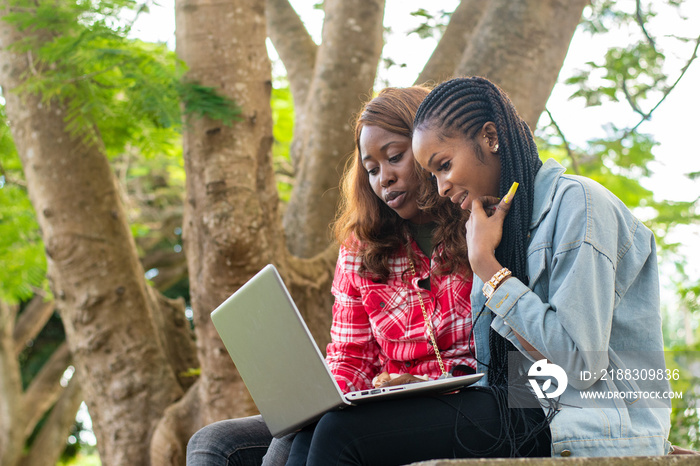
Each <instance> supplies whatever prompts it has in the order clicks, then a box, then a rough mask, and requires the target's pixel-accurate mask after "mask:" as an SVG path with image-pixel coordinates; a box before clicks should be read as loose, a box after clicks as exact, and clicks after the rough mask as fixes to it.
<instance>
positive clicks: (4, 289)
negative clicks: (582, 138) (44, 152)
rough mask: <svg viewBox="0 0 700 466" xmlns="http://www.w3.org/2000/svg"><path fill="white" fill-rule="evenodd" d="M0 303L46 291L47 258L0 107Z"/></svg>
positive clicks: (13, 302)
mask: <svg viewBox="0 0 700 466" xmlns="http://www.w3.org/2000/svg"><path fill="white" fill-rule="evenodd" d="M0 264H2V267H0V300H3V301H6V302H8V303H10V304H16V303H18V302H20V301H23V300H26V299H29V298H30V297H31V296H32V295H33V294H34V288H43V289H47V288H48V286H47V282H46V256H45V255H44V244H43V242H42V240H41V235H40V234H39V225H38V224H37V221H36V215H35V213H34V209H33V208H32V205H31V203H30V202H29V198H28V196H27V190H26V188H25V181H24V177H23V174H22V167H21V164H20V161H19V156H18V155H17V151H16V149H15V146H14V144H13V142H12V137H11V135H10V129H9V126H8V124H7V119H6V118H5V107H4V106H0Z"/></svg>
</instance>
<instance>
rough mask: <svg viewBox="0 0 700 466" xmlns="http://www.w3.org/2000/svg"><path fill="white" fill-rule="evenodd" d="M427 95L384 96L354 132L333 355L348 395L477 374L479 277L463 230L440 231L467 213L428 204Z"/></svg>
mask: <svg viewBox="0 0 700 466" xmlns="http://www.w3.org/2000/svg"><path fill="white" fill-rule="evenodd" d="M427 93H428V89H426V88H424V87H419V86H415V87H410V88H406V89H395V88H388V89H384V90H383V91H381V92H380V93H379V95H378V96H377V97H375V98H374V99H372V100H371V101H369V102H368V103H367V104H366V105H365V108H364V109H363V111H362V112H361V114H360V116H359V118H358V120H357V125H356V127H355V147H356V151H355V156H354V157H353V158H352V159H351V160H350V161H349V167H348V169H347V170H346V171H345V175H344V178H343V181H342V185H341V187H342V199H343V204H342V206H341V210H340V215H339V217H338V220H337V222H336V224H335V234H336V238H337V240H338V243H339V244H340V245H341V246H340V254H339V258H338V262H337V265H336V269H335V276H334V280H333V287H332V292H333V295H334V296H335V304H334V306H333V324H332V327H331V340H332V341H331V343H330V344H329V345H328V347H327V350H326V353H327V356H326V361H327V362H328V364H329V366H330V369H331V372H332V373H333V375H334V376H335V378H336V380H337V381H338V384H339V385H340V388H341V390H343V391H344V392H348V391H353V390H362V389H366V388H370V387H372V386H376V385H378V384H380V383H382V382H384V381H387V380H389V379H390V378H396V377H397V376H399V375H401V374H405V375H402V376H401V378H399V379H397V380H396V381H394V382H393V383H405V382H410V381H416V380H419V379H426V378H427V379H436V378H438V377H439V376H440V375H442V373H443V370H445V371H450V370H452V369H453V368H454V367H456V366H465V367H467V368H468V370H470V371H471V370H472V369H474V368H475V367H476V362H475V360H474V358H473V357H472V344H471V343H470V342H469V341H468V339H469V335H470V330H471V305H470V301H469V294H470V291H471V271H470V270H469V269H468V268H467V266H466V265H465V264H468V261H467V258H466V249H465V248H464V241H463V237H464V231H459V229H456V228H454V227H452V228H439V227H438V225H440V224H442V225H448V224H451V221H452V220H454V219H455V218H459V217H461V216H462V215H463V214H462V212H461V211H460V209H455V208H454V205H452V204H451V203H449V202H445V200H444V199H440V198H437V197H433V198H428V197H427V195H429V194H426V193H434V192H435V190H434V189H431V186H430V183H431V181H430V178H429V177H428V176H427V175H426V172H425V171H423V170H422V169H421V168H420V167H419V166H418V165H417V163H416V162H415V160H414V158H413V152H412V149H411V131H412V122H413V117H414V115H415V112H416V110H417V108H418V106H419V105H420V102H422V100H423V99H424V98H425V96H426V95H427ZM421 195H423V197H424V198H423V199H421ZM419 206H420V207H419ZM440 220H442V221H440ZM460 223H461V224H463V223H464V222H460ZM421 301H422V306H423V307H425V311H426V313H427V315H428V316H429V318H430V322H431V325H432V330H433V333H434V336H435V339H436V343H437V346H438V348H439V350H440V356H441V360H442V361H438V359H437V357H436V354H435V351H434V348H433V345H432V343H431V338H430V335H429V333H430V332H429V331H428V329H427V326H426V321H425V318H424V315H423V310H422V307H421ZM440 363H442V364H443V365H444V368H441V367H440Z"/></svg>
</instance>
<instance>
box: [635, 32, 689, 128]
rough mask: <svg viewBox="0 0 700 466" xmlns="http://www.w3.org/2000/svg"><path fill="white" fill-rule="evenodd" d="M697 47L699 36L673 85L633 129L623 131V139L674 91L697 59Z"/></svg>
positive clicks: (649, 116)
mask: <svg viewBox="0 0 700 466" xmlns="http://www.w3.org/2000/svg"><path fill="white" fill-rule="evenodd" d="M699 47H700V36H698V37H697V38H696V39H695V47H694V48H693V53H692V54H691V55H690V58H689V59H688V61H687V62H686V64H685V66H683V68H681V74H679V75H678V78H676V80H675V81H674V82H673V84H671V86H670V87H669V88H668V89H666V91H665V92H664V94H663V96H661V99H659V101H658V102H657V103H656V105H654V107H652V109H651V110H649V111H648V112H647V113H646V114H644V113H642V119H641V120H639V122H638V123H637V124H636V125H634V127H633V128H631V129H629V130H628V131H625V134H624V135H623V138H625V137H627V136H629V135H630V134H631V133H633V132H635V131H637V128H639V126H640V125H641V124H642V123H644V122H645V121H647V120H648V119H649V118H651V114H652V113H654V111H655V110H656V109H657V108H659V106H660V105H661V104H662V103H663V101H664V100H666V97H668V96H669V94H670V93H671V91H673V89H675V87H676V86H677V85H678V83H679V82H680V81H681V79H683V76H685V73H686V71H688V68H690V65H691V63H693V61H695V59H696V58H698V48H699Z"/></svg>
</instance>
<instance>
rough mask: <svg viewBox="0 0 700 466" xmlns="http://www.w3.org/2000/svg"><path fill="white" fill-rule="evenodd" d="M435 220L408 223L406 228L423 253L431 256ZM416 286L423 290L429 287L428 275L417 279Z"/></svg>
mask: <svg viewBox="0 0 700 466" xmlns="http://www.w3.org/2000/svg"><path fill="white" fill-rule="evenodd" d="M435 227H436V224H435V222H430V223H424V224H421V225H417V224H415V223H410V222H409V223H408V229H409V230H410V231H411V236H412V237H413V239H414V240H415V241H416V244H418V247H419V248H420V250H421V251H423V254H425V255H426V256H428V259H430V258H431V256H432V253H433V231H434V230H435ZM418 286H420V287H421V288H423V289H425V290H429V289H430V277H428V278H425V279H423V280H419V281H418Z"/></svg>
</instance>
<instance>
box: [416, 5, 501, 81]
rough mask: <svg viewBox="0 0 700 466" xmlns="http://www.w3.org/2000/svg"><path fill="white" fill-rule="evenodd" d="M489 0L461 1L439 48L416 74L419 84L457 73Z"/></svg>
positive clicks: (438, 45)
mask: <svg viewBox="0 0 700 466" xmlns="http://www.w3.org/2000/svg"><path fill="white" fill-rule="evenodd" d="M489 2H490V0H462V1H461V2H460V3H459V5H457V8H456V9H455V11H454V12H453V13H452V17H451V18H450V22H449V24H448V25H447V29H445V33H444V34H443V36H442V38H441V39H440V42H438V44H437V46H436V47H435V51H433V54H432V55H431V56H430V59H429V60H428V62H427V63H426V64H425V66H424V67H423V71H421V73H420V74H419V75H418V78H416V84H423V83H427V82H434V83H439V82H442V81H444V80H446V79H449V78H451V77H452V76H454V74H455V69H456V68H457V65H458V64H459V60H460V57H461V56H462V53H463V52H464V50H465V49H466V48H467V45H468V42H469V39H470V38H471V36H472V33H473V32H474V31H475V30H476V26H477V24H478V23H479V20H480V19H481V18H482V17H483V15H484V11H486V9H487V7H488V5H489Z"/></svg>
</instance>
